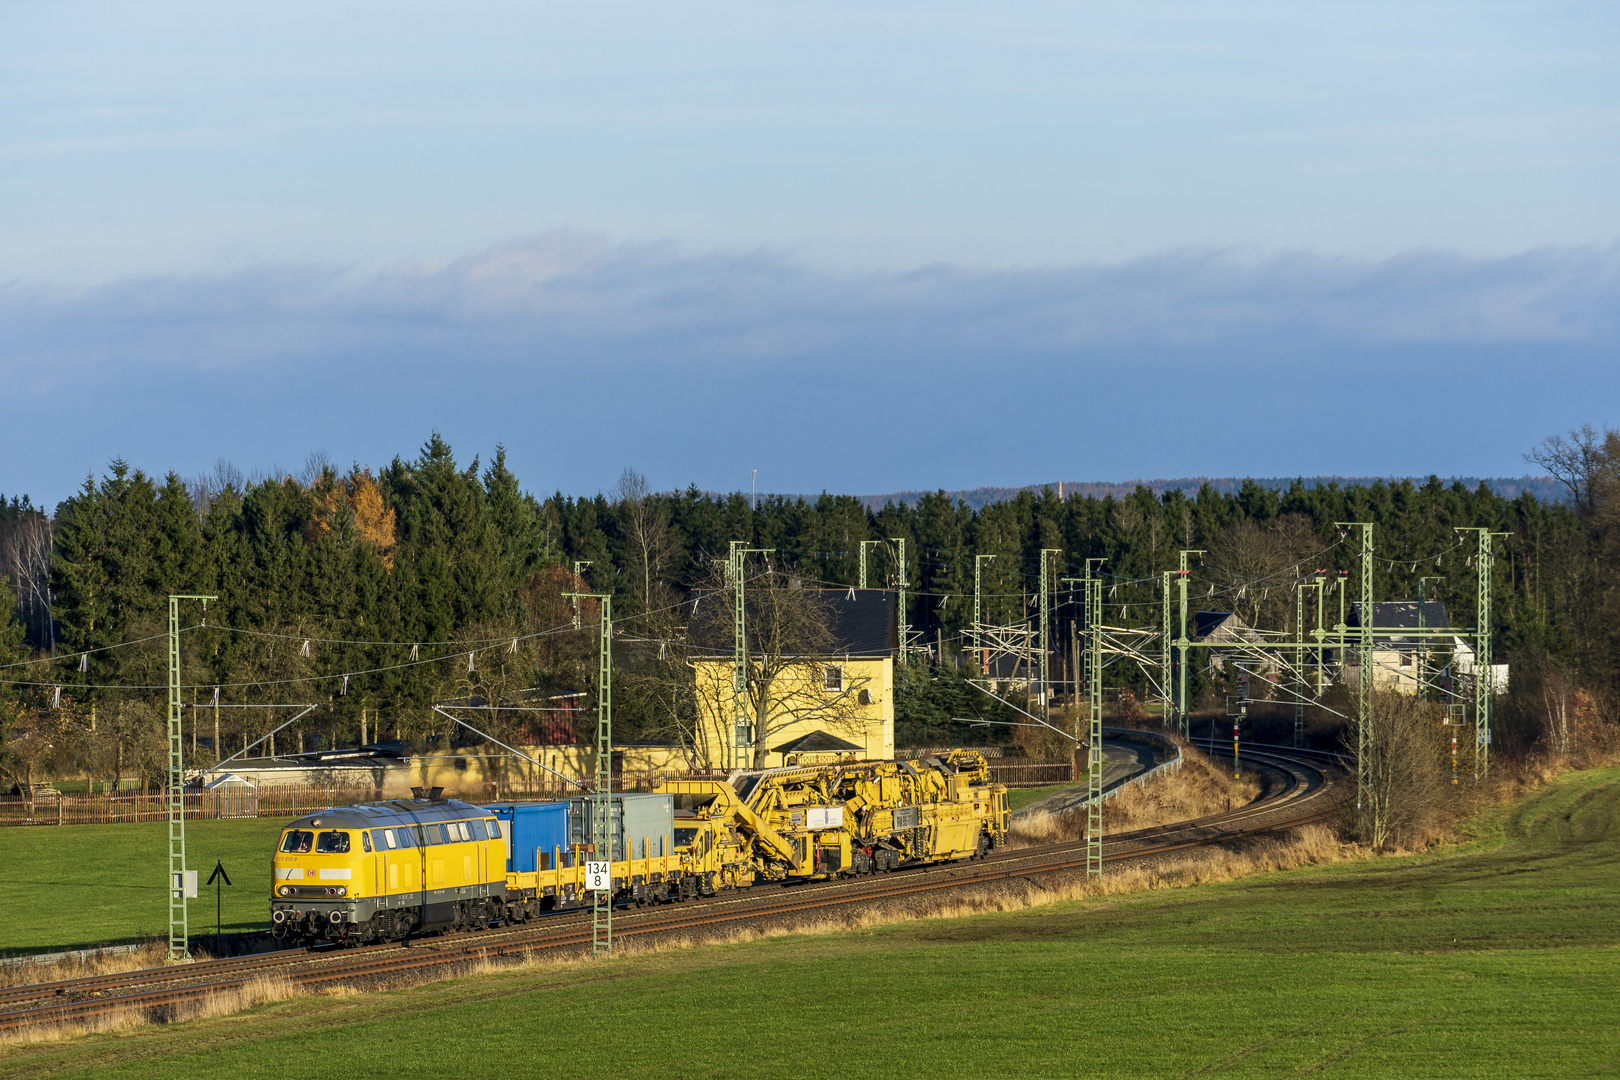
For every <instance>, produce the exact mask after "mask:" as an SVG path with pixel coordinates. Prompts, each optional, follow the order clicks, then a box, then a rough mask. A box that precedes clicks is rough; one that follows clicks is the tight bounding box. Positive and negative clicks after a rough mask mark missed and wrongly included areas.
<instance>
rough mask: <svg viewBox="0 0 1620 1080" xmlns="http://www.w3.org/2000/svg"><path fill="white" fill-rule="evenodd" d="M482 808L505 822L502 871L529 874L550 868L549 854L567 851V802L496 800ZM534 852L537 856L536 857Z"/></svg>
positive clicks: (565, 853)
mask: <svg viewBox="0 0 1620 1080" xmlns="http://www.w3.org/2000/svg"><path fill="white" fill-rule="evenodd" d="M485 809H487V810H489V811H490V812H491V813H493V814H494V815H495V816H496V817H497V818H500V819H501V820H502V821H504V822H507V825H506V826H504V829H505V831H506V833H507V834H508V835H507V838H506V851H507V860H506V872H507V873H509V874H532V873H534V872H535V870H536V869H546V870H550V869H553V865H552V858H553V853H554V852H555V851H557V850H558V849H561V850H562V852H563V854H564V855H565V856H566V855H567V853H568V820H569V817H570V814H569V808H568V804H567V803H565V802H549V803H496V804H493V805H488V806H486V807H485ZM536 855H539V856H540V857H539V858H538V859H536Z"/></svg>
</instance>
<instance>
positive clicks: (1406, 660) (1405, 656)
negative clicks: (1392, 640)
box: [1401, 653, 1412, 667]
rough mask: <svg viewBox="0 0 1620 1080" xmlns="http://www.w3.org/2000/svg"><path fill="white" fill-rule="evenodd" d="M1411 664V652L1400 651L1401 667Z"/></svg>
mask: <svg viewBox="0 0 1620 1080" xmlns="http://www.w3.org/2000/svg"><path fill="white" fill-rule="evenodd" d="M1411 666H1412V654H1411V653H1401V667H1411Z"/></svg>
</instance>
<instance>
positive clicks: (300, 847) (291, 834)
mask: <svg viewBox="0 0 1620 1080" xmlns="http://www.w3.org/2000/svg"><path fill="white" fill-rule="evenodd" d="M314 842H315V834H314V833H312V832H305V831H304V830H303V829H288V830H287V831H286V832H285V833H283V834H282V837H281V850H282V851H285V852H289V853H290V854H293V855H302V854H303V853H304V852H306V851H308V850H309V846H310V845H311V844H312V843H314Z"/></svg>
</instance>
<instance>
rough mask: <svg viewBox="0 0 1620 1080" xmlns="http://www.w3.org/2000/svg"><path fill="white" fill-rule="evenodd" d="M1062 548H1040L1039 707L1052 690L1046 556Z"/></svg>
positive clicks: (1061, 551) (1049, 596)
mask: <svg viewBox="0 0 1620 1080" xmlns="http://www.w3.org/2000/svg"><path fill="white" fill-rule="evenodd" d="M1061 554H1063V549H1062V548H1041V708H1042V709H1045V708H1046V703H1047V699H1048V697H1049V696H1050V694H1051V692H1052V663H1051V654H1052V648H1051V644H1052V642H1051V638H1050V637H1049V636H1048V633H1049V632H1048V630H1047V618H1048V616H1050V614H1051V600H1052V597H1051V591H1052V582H1051V579H1050V578H1049V577H1047V572H1046V557H1047V556H1048V555H1061Z"/></svg>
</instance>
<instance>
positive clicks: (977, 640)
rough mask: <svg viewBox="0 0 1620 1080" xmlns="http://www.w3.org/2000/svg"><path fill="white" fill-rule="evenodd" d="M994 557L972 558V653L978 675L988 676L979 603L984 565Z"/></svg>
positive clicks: (979, 556) (982, 590) (982, 592)
mask: <svg viewBox="0 0 1620 1080" xmlns="http://www.w3.org/2000/svg"><path fill="white" fill-rule="evenodd" d="M993 558H995V556H994V555H975V556H973V652H974V655H975V658H976V659H977V660H978V663H979V674H980V675H981V676H983V675H988V674H989V672H988V671H986V670H985V664H984V623H983V622H982V621H981V620H982V611H981V607H980V605H981V603H982V599H983V595H984V564H985V563H986V562H988V561H989V560H991V559H993Z"/></svg>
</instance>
